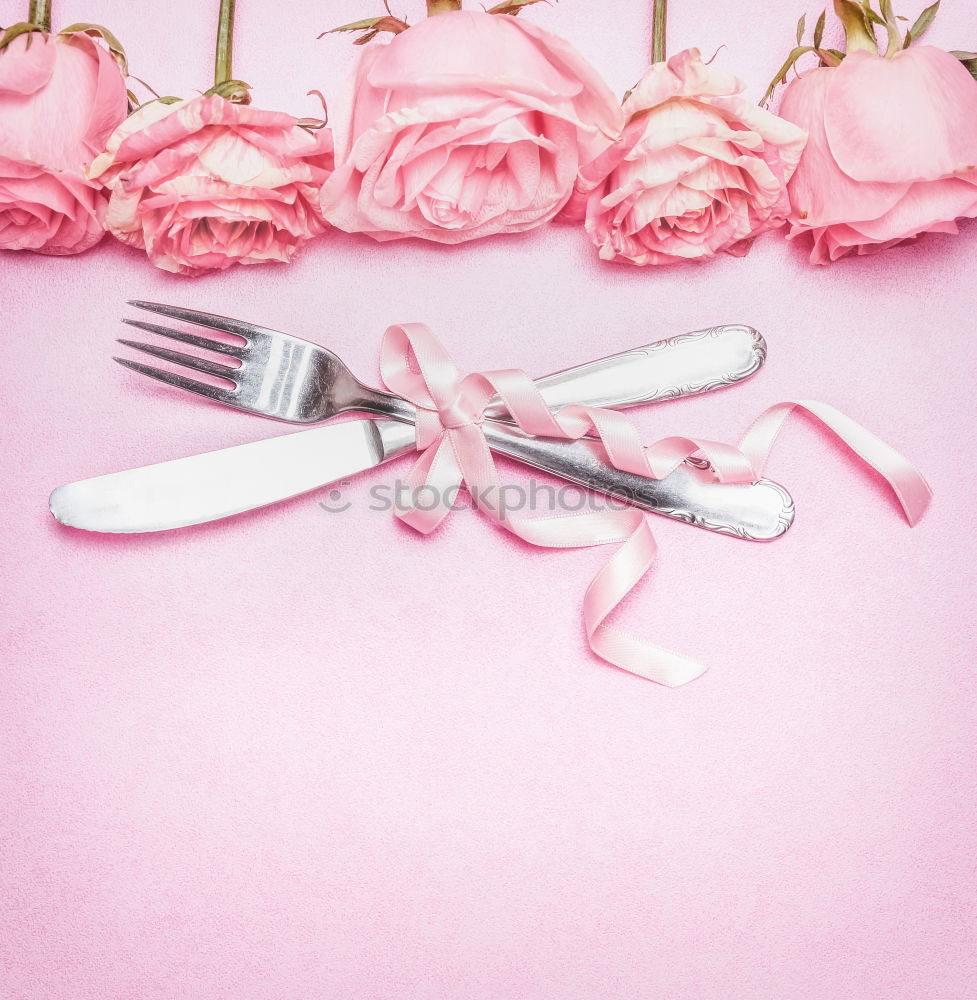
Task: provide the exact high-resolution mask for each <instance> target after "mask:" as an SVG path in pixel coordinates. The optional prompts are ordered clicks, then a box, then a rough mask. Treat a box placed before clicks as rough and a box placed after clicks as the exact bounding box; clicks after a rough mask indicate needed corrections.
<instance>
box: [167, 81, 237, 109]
mask: <svg viewBox="0 0 977 1000" xmlns="http://www.w3.org/2000/svg"><path fill="white" fill-rule="evenodd" d="M250 91H251V84H250V83H245V82H244V81H243V80H225V81H224V82H223V83H218V84H217V85H216V86H214V87H211V88H210V90H205V91H204V97H212V96H214V95H215V94H216V95H217V96H218V97H223V98H224V100H225V101H230V102H231V104H250V103H251V93H250ZM161 100H162V98H161ZM177 100H179V98H177ZM165 103H170V102H165Z"/></svg>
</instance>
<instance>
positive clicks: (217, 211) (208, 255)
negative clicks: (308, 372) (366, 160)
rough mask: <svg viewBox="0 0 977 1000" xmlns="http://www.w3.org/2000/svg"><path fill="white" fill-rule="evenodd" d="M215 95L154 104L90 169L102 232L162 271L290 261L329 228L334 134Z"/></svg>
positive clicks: (122, 130) (137, 115) (138, 115)
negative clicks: (326, 195) (99, 198)
mask: <svg viewBox="0 0 977 1000" xmlns="http://www.w3.org/2000/svg"><path fill="white" fill-rule="evenodd" d="M297 121H298V120H297V119H295V118H293V117H292V116H291V115H288V114H284V113H281V112H277V111H262V110H260V109H259V108H253V107H250V106H248V105H243V104H233V103H231V102H230V101H228V100H225V99H224V98H223V97H218V96H216V95H211V96H209V97H196V98H194V99H193V100H189V101H179V102H177V103H175V104H164V103H162V102H161V101H153V102H152V103H151V104H147V105H146V106H145V107H143V108H141V109H140V110H139V111H137V112H136V113H135V114H133V115H132V116H131V117H130V118H128V119H127V120H126V121H125V122H123V124H122V125H121V126H120V127H119V128H118V129H117V130H116V131H115V133H114V134H113V135H112V137H111V138H110V139H109V141H108V146H107V150H106V152H105V153H104V154H103V155H102V156H100V157H98V159H96V160H95V162H94V163H93V164H92V167H91V176H92V177H96V178H99V179H100V180H102V181H103V182H104V183H105V185H106V186H107V187H108V188H109V190H110V191H111V197H110V199H109V207H108V213H107V214H106V217H105V225H106V228H107V229H109V230H110V231H111V232H112V234H113V235H114V236H117V237H118V238H119V239H120V240H122V242H123V243H128V244H129V245H130V246H134V247H139V248H140V249H143V250H145V251H146V253H147V254H148V255H149V259H150V260H151V261H152V262H153V263H154V264H155V265H156V266H157V267H160V268H162V269H163V270H165V271H174V272H176V273H179V274H194V273H199V272H202V271H207V270H224V269H225V268H228V267H230V266H231V265H232V264H260V263H263V262H265V261H271V260H275V261H283V262H287V261H290V260H292V258H293V257H294V256H295V255H296V253H297V252H298V250H299V248H300V247H301V246H302V244H304V243H305V242H306V241H307V240H309V239H311V238H312V237H313V236H317V235H318V234H319V233H321V232H323V231H324V229H325V222H324V220H323V218H322V214H321V212H320V210H319V189H320V188H321V186H322V184H323V182H324V181H325V179H326V178H327V177H328V176H329V172H330V171H331V170H332V167H333V155H332V135H331V133H330V132H329V130H328V129H322V130H321V131H319V132H317V133H316V134H315V135H312V134H310V133H309V132H307V131H306V130H305V129H303V128H300V127H299V125H298V124H297Z"/></svg>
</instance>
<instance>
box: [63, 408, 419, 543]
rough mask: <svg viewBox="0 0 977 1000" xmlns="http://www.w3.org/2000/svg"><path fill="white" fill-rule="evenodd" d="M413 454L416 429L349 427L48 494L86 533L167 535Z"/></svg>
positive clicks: (365, 423)
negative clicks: (153, 533) (164, 532)
mask: <svg viewBox="0 0 977 1000" xmlns="http://www.w3.org/2000/svg"><path fill="white" fill-rule="evenodd" d="M413 447H414V428H413V426H411V425H410V424H400V423H397V422H396V421H374V420H366V419H364V420H349V421H346V422H344V423H334V424H331V425H324V426H322V427H317V428H315V429H314V430H305V431H296V432H295V433H292V434H283V435H281V436H280V437H274V438H268V439H266V440H264V441H255V442H252V443H250V444H242V445H236V446H235V447H232V448H222V449H220V450H218V451H209V452H205V453H203V454H201V455H191V456H190V457H189V458H178V459H174V460H173V461H170V462H160V463H158V464H156V465H146V466H142V467H141V468H138V469H129V470H128V471H126V472H114V473H110V474H109V475H107V476H95V477H94V478H92V479H82V480H80V481H79V482H77V483H69V484H68V485H67V486H59V487H58V488H57V489H56V490H54V492H53V493H52V494H51V498H50V501H49V502H50V507H51V513H52V514H53V515H54V516H55V518H57V520H58V521H60V522H61V523H62V524H64V525H67V526H68V527H71V528H81V529H83V530H85V531H101V532H110V533H130V532H142V531H167V530H169V529H172V528H183V527H186V526H187V525H191V524H203V523H205V522H206V521H216V520H218V519H219V518H222V517H229V516H230V515H232V514H240V513H242V512H243V511H246V510H254V509H255V508H256V507H264V506H266V505H267V504H271V503H277V502H278V501H280V500H287V499H289V498H290V497H294V496H298V495H299V494H301V493H307V492H309V491H310V490H314V489H317V488H318V487H320V486H325V485H327V484H329V483H333V482H336V481H337V480H339V479H343V478H344V477H346V476H352V475H355V474H356V473H357V472H363V471H364V470H365V469H370V468H373V466H375V465H379V464H380V463H381V462H385V461H388V460H389V459H391V458H394V457H395V456H396V455H399V454H403V453H404V452H406V451H409V450H411V449H412V448H413Z"/></svg>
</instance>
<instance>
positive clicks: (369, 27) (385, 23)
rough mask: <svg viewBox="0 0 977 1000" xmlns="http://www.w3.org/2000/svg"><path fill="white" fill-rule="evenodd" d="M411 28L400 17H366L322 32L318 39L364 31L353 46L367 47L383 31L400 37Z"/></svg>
mask: <svg viewBox="0 0 977 1000" xmlns="http://www.w3.org/2000/svg"><path fill="white" fill-rule="evenodd" d="M409 27H410V25H409V24H408V23H407V22H406V21H402V20H401V19H400V18H399V17H393V16H391V15H390V14H384V15H383V16H381V17H365V18H363V20H362V21H351V22H350V23H349V24H341V25H340V26H339V27H338V28H330V29H329V30H328V31H324V32H322V34H321V35H319V36H318V37H319V38H322V37H323V36H324V35H334V34H336V33H337V32H340V31H362V32H363V34H362V35H360V37H359V38H357V39H356V41H354V42H353V44H354V45H365V44H366V43H367V42H370V41H373V39H374V38H376V37H377V35H379V34H380V32H381V31H389V32H390V33H391V34H393V35H399V34H400V33H401V32H402V31H406V30H407V29H408V28H409Z"/></svg>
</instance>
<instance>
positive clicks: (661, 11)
mask: <svg viewBox="0 0 977 1000" xmlns="http://www.w3.org/2000/svg"><path fill="white" fill-rule="evenodd" d="M653 10H654V13H653V14H652V15H651V61H652V62H653V63H660V62H664V61H665V21H666V19H667V18H668V0H655V3H654V8H653Z"/></svg>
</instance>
